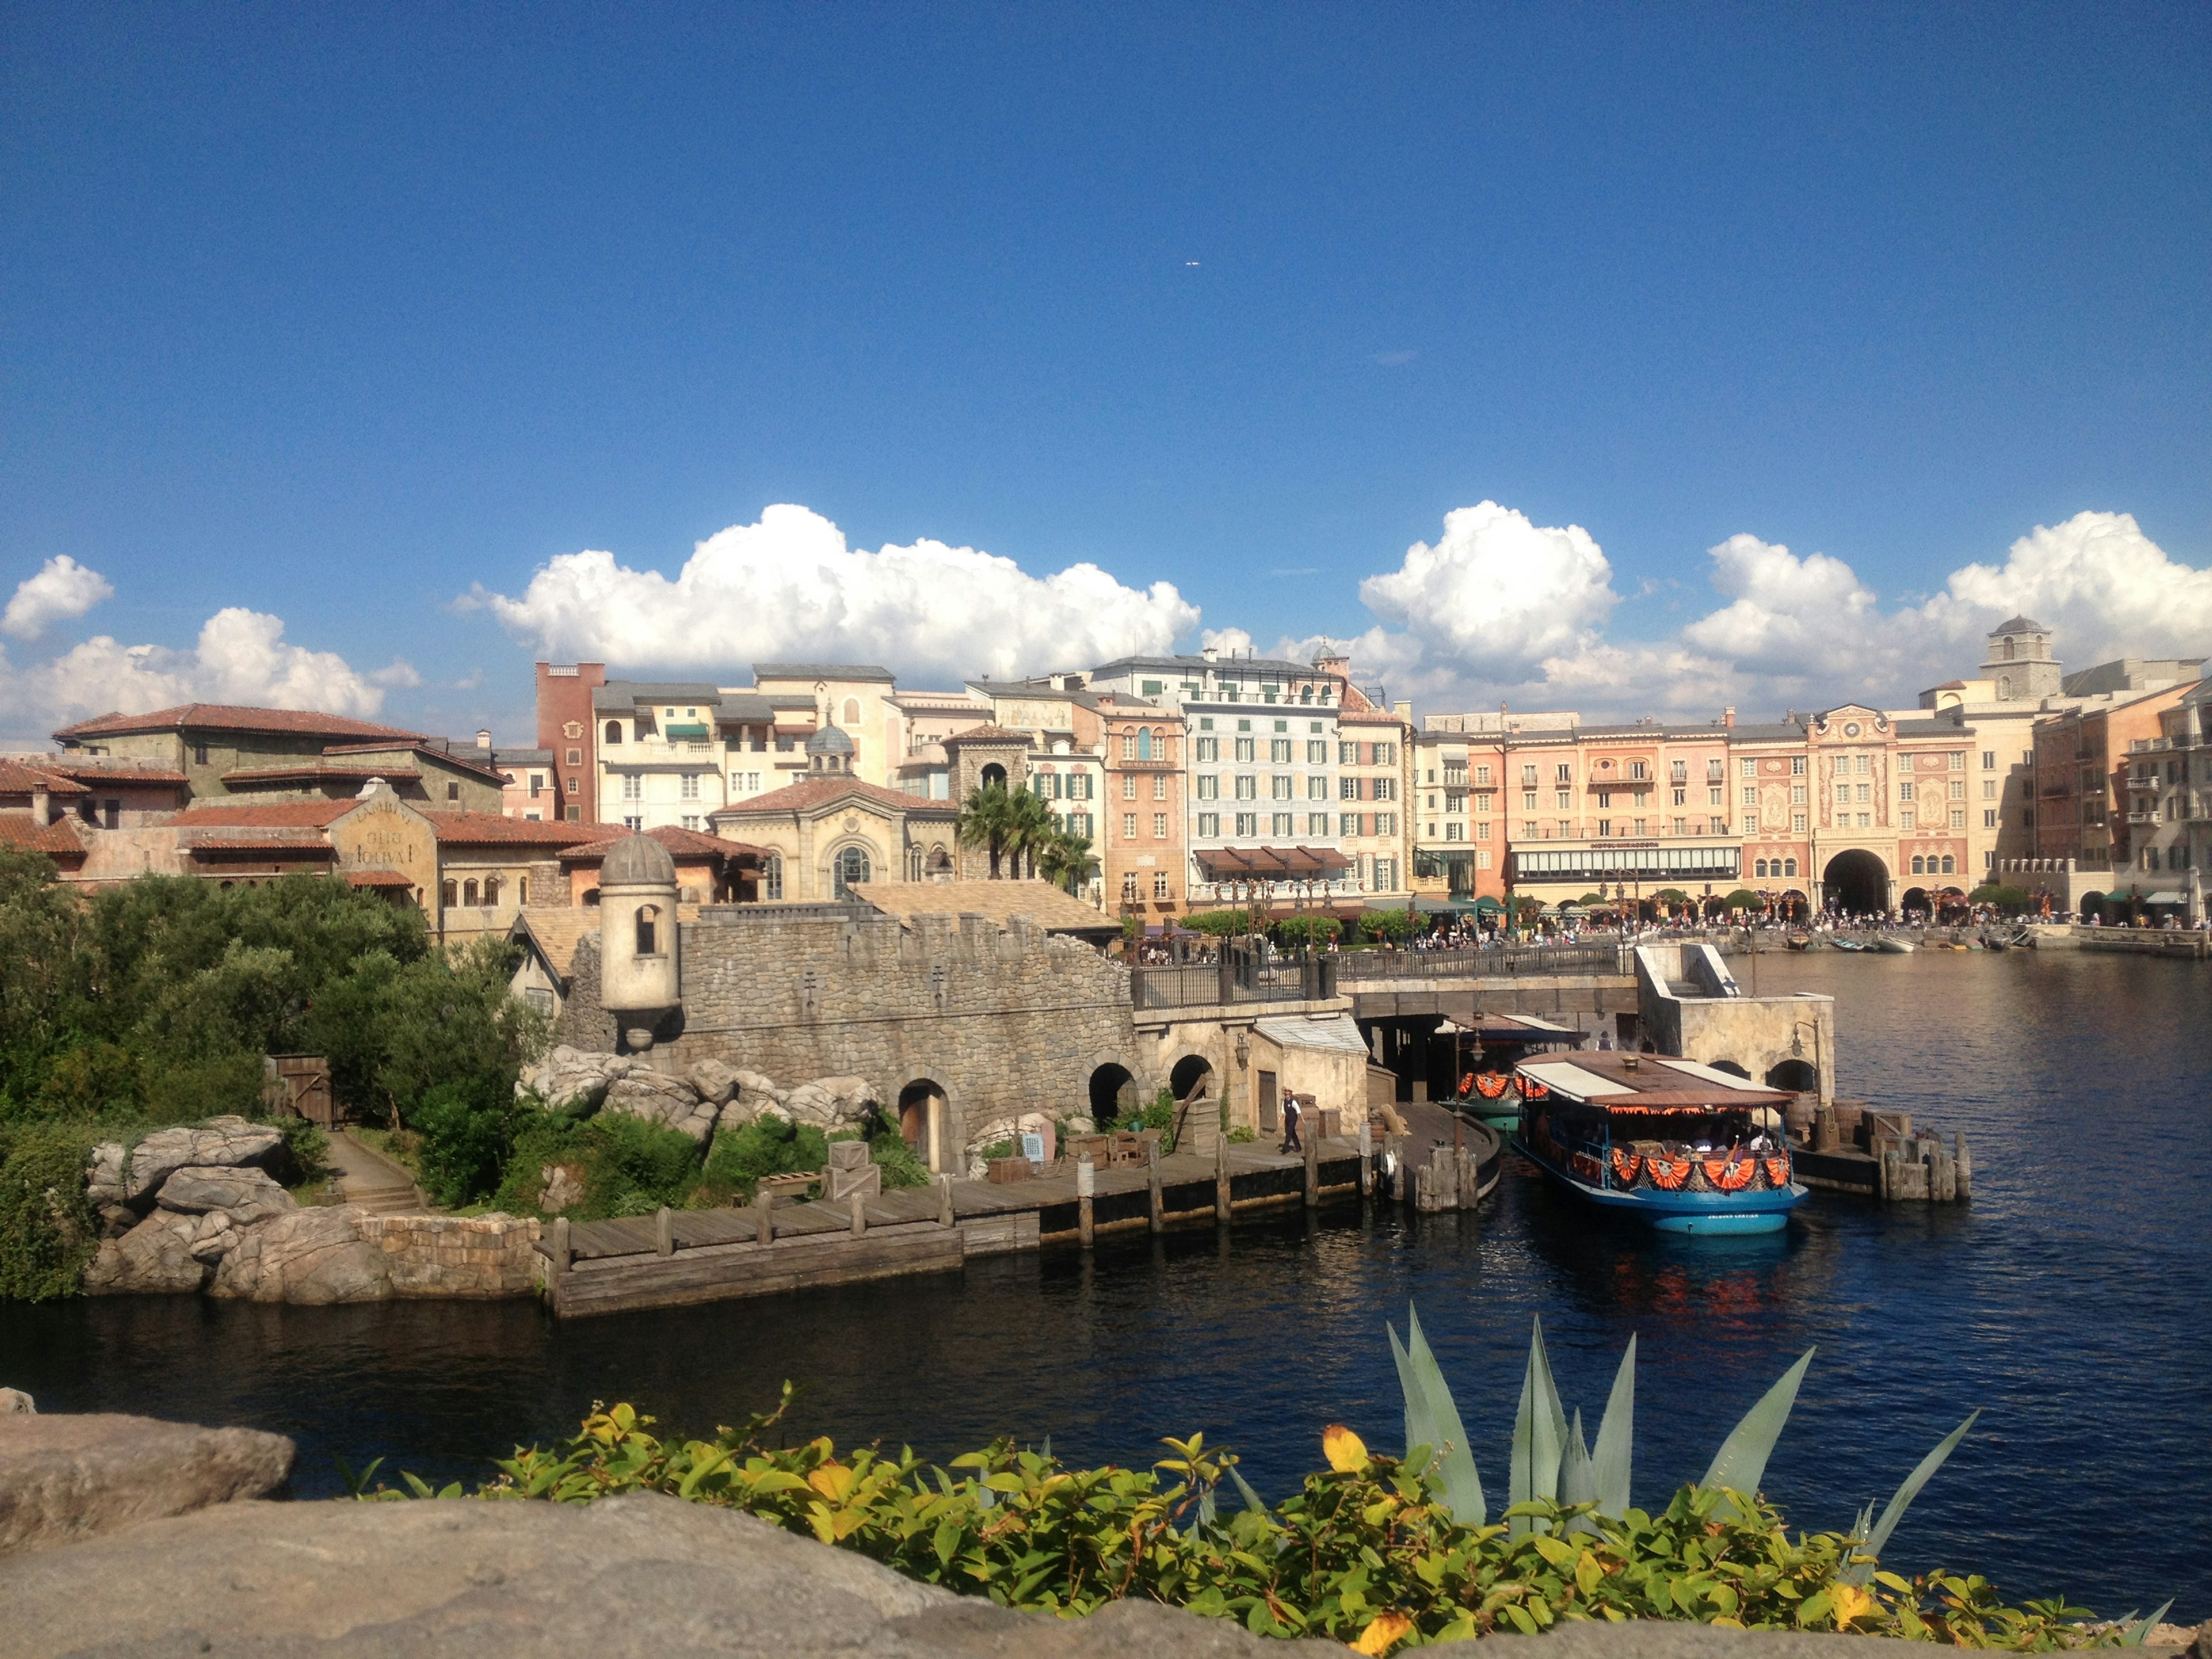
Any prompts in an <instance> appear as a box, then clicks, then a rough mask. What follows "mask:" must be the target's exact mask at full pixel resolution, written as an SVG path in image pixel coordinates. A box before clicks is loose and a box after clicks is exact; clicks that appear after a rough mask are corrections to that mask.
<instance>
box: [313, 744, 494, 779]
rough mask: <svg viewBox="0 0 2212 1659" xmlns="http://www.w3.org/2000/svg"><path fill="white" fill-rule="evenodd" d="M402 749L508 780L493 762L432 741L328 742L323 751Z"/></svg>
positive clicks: (347, 752) (346, 752)
mask: <svg viewBox="0 0 2212 1659" xmlns="http://www.w3.org/2000/svg"><path fill="white" fill-rule="evenodd" d="M398 750H405V751H406V752H408V753H410V754H414V755H420V756H422V757H424V758H425V759H428V760H435V761H443V762H445V763H446V764H447V765H448V766H452V767H457V768H459V769H460V770H461V771H464V772H475V773H477V774H478V775H482V776H483V777H486V778H489V779H490V780H492V781H494V782H496V783H501V784H504V783H505V782H506V781H507V774H505V773H504V772H502V771H501V770H500V769H499V768H498V767H496V766H495V765H493V764H492V763H491V762H489V761H487V760H479V759H478V758H477V757H476V756H475V755H472V754H469V755H462V754H456V753H455V752H454V751H453V750H450V749H441V748H439V747H438V746H437V745H436V744H431V743H333V744H326V745H325V747H324V750H323V753H324V754H325V755H373V754H386V755H388V754H392V753H393V752H395V751H398Z"/></svg>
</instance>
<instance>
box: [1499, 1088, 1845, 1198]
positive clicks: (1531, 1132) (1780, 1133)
mask: <svg viewBox="0 0 2212 1659" xmlns="http://www.w3.org/2000/svg"><path fill="white" fill-rule="evenodd" d="M1515 1076H1516V1084H1517V1087H1518V1091H1519V1092H1520V1093H1521V1095H1522V1103H1521V1115H1520V1124H1519V1127H1518V1130H1517V1132H1516V1134H1515V1137H1514V1145H1515V1146H1516V1149H1517V1150H1519V1151H1520V1152H1522V1153H1523V1154H1524V1155H1525V1156H1527V1157H1528V1158H1529V1159H1530V1160H1531V1161H1532V1162H1534V1164H1535V1165H1536V1166H1537V1168H1539V1169H1540V1170H1542V1171H1543V1172H1544V1173H1545V1174H1546V1175H1547V1176H1549V1177H1550V1178H1551V1179H1553V1181H1556V1182H1559V1184H1560V1185H1561V1186H1563V1187H1565V1188H1567V1189H1568V1190H1569V1191H1570V1192H1571V1193H1573V1194H1575V1195H1576V1196H1577V1197H1578V1198H1581V1199H1583V1200H1585V1201H1586V1202H1589V1203H1591V1204H1595V1205H1596V1206H1599V1207H1600V1208H1601V1209H1606V1210H1610V1211H1613V1212H1616V1213H1620V1214H1624V1215H1629V1216H1633V1217H1635V1218H1638V1219H1640V1220H1643V1221H1644V1222H1647V1223H1649V1224H1650V1225H1651V1226H1653V1227H1655V1228H1656V1229H1658V1230H1659V1231H1662V1232H1675V1233H1768V1232H1777V1231H1780V1230H1781V1229H1782V1228H1783V1227H1784V1226H1785V1225H1788V1222H1789V1219H1790V1211H1791V1210H1793V1209H1795V1208H1796V1206H1798V1205H1799V1204H1800V1203H1802V1201H1803V1200H1804V1198H1805V1194H1806V1188H1804V1187H1803V1186H1802V1185H1800V1184H1799V1183H1798V1182H1796V1181H1795V1180H1794V1179H1793V1178H1792V1167H1791V1152H1790V1140H1789V1138H1788V1136H1787V1135H1786V1134H1785V1133H1784V1128H1783V1109H1784V1107H1785V1106H1786V1105H1788V1104H1789V1103H1790V1102H1791V1101H1792V1100H1793V1099H1794V1098H1795V1097H1794V1096H1792V1095H1790V1094H1789V1093H1787V1092H1785V1091H1781V1090H1778V1089H1765V1088H1761V1087H1759V1085H1756V1084H1753V1083H1752V1082H1750V1081H1749V1080H1747V1079H1743V1078H1740V1077H1736V1076H1735V1075H1733V1074H1732V1073H1727V1072H1723V1071H1718V1070H1717V1069H1715V1068H1714V1067H1712V1066H1705V1065H1701V1064H1699V1062H1698V1061H1696V1060H1680V1059H1675V1058H1673V1057H1670V1056H1668V1055H1663V1054H1629V1053H1626V1052H1615V1051H1606V1052H1601V1053H1596V1054H1588V1053H1585V1054H1576V1055H1574V1056H1573V1057H1572V1058H1571V1059H1567V1058H1561V1059H1557V1060H1527V1061H1523V1062H1522V1064H1521V1066H1519V1067H1518V1068H1516V1073H1515Z"/></svg>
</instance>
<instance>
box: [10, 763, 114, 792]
mask: <svg viewBox="0 0 2212 1659" xmlns="http://www.w3.org/2000/svg"><path fill="white" fill-rule="evenodd" d="M42 786H43V787H45V788H46V791H47V792H48V793H50V794H56V795H88V794H90V793H92V792H91V791H90V790H89V789H87V788H86V787H84V786H83V785H82V784H81V783H78V782H76V781H73V780H72V779H69V778H65V777H64V776H62V775H61V774H60V773H58V772H55V771H52V770H50V769H47V768H46V767H43V766H34V765H32V764H30V763H27V762H24V761H19V760H0V795H27V794H29V793H31V792H32V791H33V789H37V788H39V787H42Z"/></svg>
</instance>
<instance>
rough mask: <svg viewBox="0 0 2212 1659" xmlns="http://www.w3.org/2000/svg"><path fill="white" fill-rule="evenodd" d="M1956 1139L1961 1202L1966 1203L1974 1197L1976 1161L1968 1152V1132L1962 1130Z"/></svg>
mask: <svg viewBox="0 0 2212 1659" xmlns="http://www.w3.org/2000/svg"><path fill="white" fill-rule="evenodd" d="M1955 1139H1956V1140H1957V1144H1958V1148H1959V1150H1958V1152H1957V1154H1956V1158H1957V1162H1958V1165H1959V1200H1960V1202H1961V1203H1964V1202H1965V1201H1966V1200H1967V1199H1970V1198H1972V1196H1973V1195H1974V1159H1973V1155H1972V1153H1970V1152H1967V1150H1966V1131H1965V1130H1964V1129H1961V1130H1960V1131H1959V1133H1958V1135H1957V1136H1956V1138H1955Z"/></svg>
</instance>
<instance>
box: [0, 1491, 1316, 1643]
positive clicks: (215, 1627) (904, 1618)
mask: <svg viewBox="0 0 2212 1659" xmlns="http://www.w3.org/2000/svg"><path fill="white" fill-rule="evenodd" d="M0 1598H4V1599H5V1601H6V1604H7V1606H8V1609H9V1615H8V1639H9V1640H10V1641H13V1642H15V1643H17V1644H21V1648H22V1649H23V1650H24V1651H27V1652H33V1653H49V1652H67V1651H70V1650H82V1649H85V1648H87V1647H88V1646H90V1645H91V1644H95V1643H96V1644H99V1645H98V1648H97V1651H98V1652H100V1654H101V1655H103V1656H113V1659H122V1656H143V1659H152V1656H155V1655H157V1654H158V1655H167V1654H171V1653H178V1652H192V1651H213V1652H216V1653H222V1654H232V1655H254V1656H274V1655H277V1654H284V1655H294V1654H325V1653H327V1654H331V1655H339V1654H343V1655H346V1656H363V1659H380V1656H385V1655H393V1656H397V1655H403V1654H404V1655H409V1656H415V1655H454V1656H461V1655H466V1656H469V1659H515V1656H522V1655H541V1654H542V1655H569V1654H591V1655H593V1656H595V1659H692V1656H705V1655H708V1654H717V1655H726V1656H739V1659H751V1656H757V1659H770V1656H774V1659H830V1656H836V1659H984V1656H987V1655H995V1656H1004V1655H1006V1654H1013V1653H1018V1654H1021V1655H1023V1656H1024V1659H1263V1656H1264V1659H1304V1656H1306V1655H1309V1654H1310V1655H1314V1656H1317V1659H1318V1656H1321V1655H1323V1654H1334V1655H1339V1656H1341V1655H1342V1653H1343V1652H1344V1649H1343V1648H1342V1647H1341V1646H1340V1645H1338V1644H1334V1643H1328V1644H1322V1643H1314V1642H1307V1643H1289V1642H1275V1641H1268V1640H1266V1639H1264V1638H1260V1637H1256V1636H1254V1635H1252V1634H1250V1633H1249V1632H1247V1631H1245V1630H1244V1629H1243V1627H1242V1626H1240V1625H1238V1624H1237V1621H1236V1620H1230V1619H1200V1618H1198V1617H1196V1616H1195V1615H1193V1614H1190V1613H1178V1612H1176V1611H1174V1610H1173V1609H1170V1608H1168V1607H1160V1606H1158V1605H1156V1604H1154V1603H1151V1602H1138V1601H1128V1602H1121V1603H1117V1604H1116V1605H1115V1606H1114V1607H1109V1608H1108V1609H1106V1610H1105V1611H1103V1612H1101V1613H1095V1614H1093V1615H1092V1616H1091V1617H1090V1618H1088V1619H1068V1620H1062V1619H1055V1618H1053V1617H1051V1616H1050V1615H1048V1614H1043V1613H1015V1612H1012V1611H1010V1610H1009V1609H1007V1608H1005V1607H995V1606H994V1605H992V1604H991V1603H990V1602H989V1601H985V1600H984V1599H983V1598H982V1597H981V1596H975V1597H959V1596H955V1595H951V1593H950V1592H948V1591H945V1590H942V1589H937V1588H935V1587H933V1586H931V1585H926V1584H920V1583H915V1582H914V1581H913V1580H911V1579H908V1578H902V1577H900V1576H899V1575H898V1574H896V1573H895V1572H893V1571H890V1569H889V1568H888V1567H884V1566H881V1565H878V1564H877V1563H875V1562H872V1561H870V1560H867V1559H865V1558H864V1557H862V1556H860V1555H857V1554H854V1553H852V1552H850V1551H847V1550H839V1549H832V1548H829V1547H828V1546H826V1545H823V1544H817V1543H816V1542H815V1541H813V1540H811V1539H809V1538H800V1537H798V1536H796V1535H794V1534H791V1533H787V1532H784V1531H782V1530H781V1529H780V1528H775V1527H773V1526H770V1525H769V1523H768V1522H764V1521H761V1520H757V1519H756V1518H755V1517H753V1516H748V1515H739V1514H737V1513H734V1512H733V1511H731V1510H720V1509H710V1508H708V1507H707V1506H705V1505H703V1504H686V1503H684V1502H683V1501H681V1500H680V1499H678V1498H665V1497H662V1496H659V1494H656V1493H639V1494H636V1495H634V1496H630V1497H623V1498H603V1499H601V1500H600V1501H599V1502H598V1503H595V1504H581V1505H579V1504H517V1503H507V1504H486V1503H479V1502H475V1501H471V1500H469V1499H452V1500H448V1501H446V1502H442V1503H435V1502H434V1503H412V1504H227V1505H224V1506H222V1507H221V1508H218V1509H211V1510H204V1511H202V1512H200V1513H198V1514H197V1515H187V1516H178V1517H176V1518H174V1519H172V1520H166V1521H155V1522H150V1523H149V1524H148V1525H146V1526H144V1527H142V1528H137V1530H135V1531H132V1532H128V1533H123V1534H118V1535H117V1536H115V1537H112V1538H104V1539H96V1540H94V1541H91V1542H89V1543H86V1544H82V1545H79V1546H77V1547H75V1548H73V1549H70V1550H65V1551H61V1552H52V1553H43V1554H39V1555H33V1556H27V1557H22V1558H19V1559H16V1560H15V1561H13V1562H9V1563H7V1564H5V1565H0Z"/></svg>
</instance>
